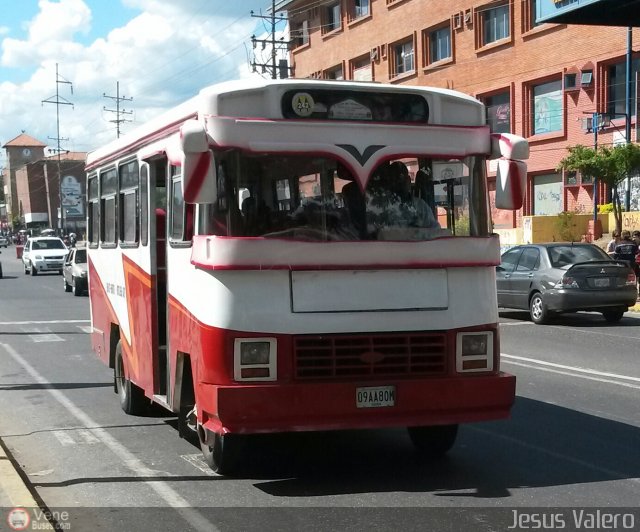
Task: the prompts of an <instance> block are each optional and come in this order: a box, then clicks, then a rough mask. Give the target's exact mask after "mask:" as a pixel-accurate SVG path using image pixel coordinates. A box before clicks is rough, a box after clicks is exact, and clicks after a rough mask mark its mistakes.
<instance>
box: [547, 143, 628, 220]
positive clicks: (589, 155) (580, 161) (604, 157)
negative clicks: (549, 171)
mask: <svg viewBox="0 0 640 532" xmlns="http://www.w3.org/2000/svg"><path fill="white" fill-rule="evenodd" d="M568 151H569V155H567V156H566V157H565V158H564V159H562V160H561V161H560V164H559V165H558V170H566V171H569V172H580V173H581V174H582V175H583V176H586V177H593V178H596V179H599V180H600V181H602V182H603V183H606V184H607V185H608V186H609V187H610V188H611V190H612V191H613V216H614V218H615V220H616V230H618V231H620V229H621V227H622V205H621V200H620V194H619V193H618V185H619V184H620V183H621V182H622V181H623V180H624V179H625V178H626V177H627V176H628V175H630V174H631V173H632V172H633V171H634V170H636V169H638V168H640V146H638V145H637V144H632V143H629V144H621V145H619V146H613V147H609V146H603V147H602V148H599V149H597V150H596V149H594V148H587V147H586V146H582V145H581V144H578V145H576V146H572V147H570V148H568Z"/></svg>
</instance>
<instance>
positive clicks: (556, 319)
mask: <svg viewBox="0 0 640 532" xmlns="http://www.w3.org/2000/svg"><path fill="white" fill-rule="evenodd" d="M500 317H501V318H506V319H510V320H517V321H525V322H529V323H531V325H535V324H534V323H533V322H531V317H530V316H529V312H528V311H526V310H500ZM548 325H571V326H572V327H584V328H596V327H604V328H611V327H637V326H638V325H640V314H638V313H630V314H627V315H626V316H624V317H623V318H622V319H621V320H620V321H619V322H618V323H608V322H607V321H606V320H605V319H604V318H603V317H602V314H600V313H598V312H569V313H566V314H557V315H555V316H552V317H551V318H550V319H549V323H548ZM536 327H544V325H536Z"/></svg>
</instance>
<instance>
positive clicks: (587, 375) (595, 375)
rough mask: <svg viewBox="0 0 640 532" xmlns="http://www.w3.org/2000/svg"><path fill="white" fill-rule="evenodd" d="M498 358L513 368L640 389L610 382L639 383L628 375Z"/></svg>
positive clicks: (518, 358)
mask: <svg viewBox="0 0 640 532" xmlns="http://www.w3.org/2000/svg"><path fill="white" fill-rule="evenodd" d="M500 357H501V358H502V359H504V362H506V363H507V364H513V365H514V366H522V367H525V368H532V369H537V370H538V371H546V372H549V373H557V374H559V375H568V376H570V377H578V378H580V379H587V380H592V381H598V382H606V383H609V384H617V385H618V386H624V387H626V388H635V389H640V384H631V383H628V382H618V381H617V380H612V379H618V380H622V381H631V382H637V383H640V378H638V377H631V376H629V375H620V374H617V373H606V372H603V371H597V370H594V369H588V368H578V367H576V366H565V365H564V364H556V363H554V362H546V361H544V360H537V359H535V358H527V357H519V356H515V355H509V354H507V353H500ZM527 362H528V364H527ZM540 366H542V367H540ZM605 377H607V378H605Z"/></svg>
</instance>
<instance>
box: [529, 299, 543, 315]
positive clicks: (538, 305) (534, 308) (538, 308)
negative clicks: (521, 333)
mask: <svg viewBox="0 0 640 532" xmlns="http://www.w3.org/2000/svg"><path fill="white" fill-rule="evenodd" d="M531 313H532V314H533V317H534V318H535V319H537V320H538V319H540V316H542V300H541V299H540V298H539V297H536V298H535V299H534V300H533V303H532V304H531Z"/></svg>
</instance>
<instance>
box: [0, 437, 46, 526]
mask: <svg viewBox="0 0 640 532" xmlns="http://www.w3.org/2000/svg"><path fill="white" fill-rule="evenodd" d="M16 506H24V507H37V506H38V503H37V502H36V501H35V499H34V498H33V496H32V495H31V492H30V491H29V490H28V489H27V486H26V485H25V483H24V481H23V480H22V478H21V477H20V475H19V474H18V471H16V468H15V467H14V465H13V463H12V462H11V460H9V457H8V456H7V454H6V452H5V449H4V444H3V443H2V442H1V441H0V508H9V509H11V508H15V507H16ZM0 517H1V518H4V516H0Z"/></svg>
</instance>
